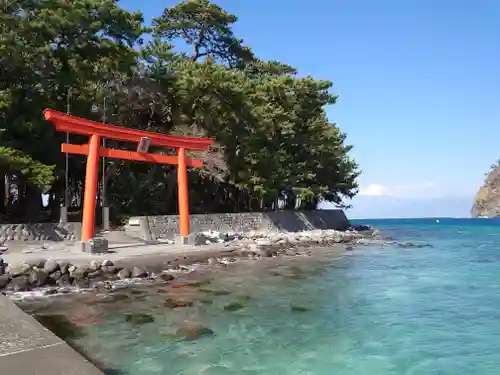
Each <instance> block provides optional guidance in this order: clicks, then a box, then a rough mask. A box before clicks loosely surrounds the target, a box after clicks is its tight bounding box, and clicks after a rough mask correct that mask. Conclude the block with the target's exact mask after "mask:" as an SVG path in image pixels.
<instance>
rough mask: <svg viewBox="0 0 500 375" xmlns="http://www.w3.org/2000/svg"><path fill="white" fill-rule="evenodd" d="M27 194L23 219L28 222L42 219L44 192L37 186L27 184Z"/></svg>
mask: <svg viewBox="0 0 500 375" xmlns="http://www.w3.org/2000/svg"><path fill="white" fill-rule="evenodd" d="M25 191H26V194H25V197H24V202H23V203H24V204H23V219H24V221H26V222H28V223H36V222H38V221H39V220H40V213H41V210H42V192H41V191H40V189H38V188H37V187H35V186H32V185H30V184H26V190H25Z"/></svg>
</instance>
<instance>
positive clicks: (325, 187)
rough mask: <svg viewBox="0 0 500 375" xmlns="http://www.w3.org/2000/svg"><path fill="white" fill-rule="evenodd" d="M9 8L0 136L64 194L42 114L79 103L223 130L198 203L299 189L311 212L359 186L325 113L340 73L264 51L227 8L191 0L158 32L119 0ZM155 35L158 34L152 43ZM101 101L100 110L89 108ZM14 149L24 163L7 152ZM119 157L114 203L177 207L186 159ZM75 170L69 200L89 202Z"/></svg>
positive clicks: (197, 183)
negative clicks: (327, 77)
mask: <svg viewBox="0 0 500 375" xmlns="http://www.w3.org/2000/svg"><path fill="white" fill-rule="evenodd" d="M9 4H10V5H9V6H6V7H5V8H4V9H2V10H1V12H2V13H1V18H0V19H1V21H2V25H3V27H2V28H1V29H0V39H1V40H2V43H1V44H0V69H2V71H3V72H4V74H2V75H1V76H0V109H1V110H0V127H1V128H4V131H3V132H2V133H0V137H1V141H2V144H3V145H4V146H5V147H6V148H5V150H6V151H3V153H4V154H5V155H9V156H5V157H3V158H2V159H0V163H1V164H0V168H4V170H5V167H3V166H6V165H10V164H11V167H9V168H10V169H8V171H9V173H18V174H20V175H23V176H26V178H27V182H28V183H30V184H34V185H36V186H42V185H43V186H46V185H51V193H53V194H55V196H56V201H57V200H58V199H60V198H57V197H61V196H62V192H63V188H64V184H63V181H64V160H65V159H64V155H63V154H61V153H60V143H61V142H62V140H63V137H64V135H62V134H57V133H55V131H54V129H53V126H52V125H51V124H49V123H47V122H46V121H44V120H43V118H42V115H41V114H42V111H43V109H44V108H46V107H50V108H54V109H58V110H66V109H67V105H68V104H70V109H71V112H72V113H74V114H76V115H78V116H82V117H87V118H92V119H96V120H98V119H101V118H102V117H104V116H105V117H106V118H107V119H108V120H109V121H110V122H112V123H118V124H120V125H123V126H128V127H131V128H138V129H146V130H151V131H158V132H164V133H172V134H182V135H192V136H209V137H213V138H215V139H216V142H217V146H216V147H215V148H214V149H213V150H211V151H210V152H209V153H202V154H199V153H193V155H192V156H193V157H200V158H203V159H205V160H206V163H205V167H204V168H203V169H202V170H201V171H192V172H191V173H190V174H189V179H190V181H189V183H190V188H191V191H190V198H191V211H193V212H210V211H212V212H213V211H229V212H230V211H245V210H261V209H265V208H266V207H267V208H270V209H271V208H273V207H274V208H275V209H276V202H277V201H278V200H280V201H283V202H286V207H285V208H290V209H292V208H295V205H296V200H297V199H299V200H300V208H303V209H304V208H305V209H308V208H314V207H315V206H316V204H317V203H318V202H319V201H321V200H328V201H331V202H334V203H337V204H342V202H343V200H344V199H345V198H351V197H353V196H354V195H355V194H356V192H357V184H356V179H357V177H358V175H359V170H358V166H357V165H356V163H355V162H354V161H353V160H352V159H351V158H350V157H349V152H350V150H351V148H352V146H351V145H348V144H346V142H345V138H346V136H345V134H344V133H342V132H341V131H340V130H339V129H338V128H337V127H336V126H335V125H333V124H330V123H329V122H328V120H327V117H326V114H325V110H324V108H325V106H327V105H333V104H334V103H335V101H336V99H337V97H336V96H335V95H332V94H331V88H332V83H331V82H330V81H323V80H316V79H314V78H312V77H300V76H298V75H297V71H296V69H295V68H294V67H291V66H289V65H286V64H283V63H281V62H278V61H263V60H261V59H259V58H258V57H256V56H255V55H254V54H253V52H252V51H251V50H250V49H249V48H248V47H247V46H245V45H244V44H243V42H242V40H241V39H240V38H238V37H237V36H236V35H235V34H234V32H233V29H232V26H233V24H234V23H235V22H236V21H237V17H236V16H235V15H232V14H229V13H228V12H226V11H225V10H224V9H222V8H221V7H219V6H218V5H216V4H214V3H212V2H210V1H208V0H190V1H183V2H180V3H179V4H177V5H176V6H173V7H170V8H167V9H165V11H164V12H163V13H162V14H161V15H160V16H159V17H157V18H155V19H154V21H153V25H152V27H151V28H147V27H145V25H144V24H143V19H142V15H141V14H140V13H130V12H127V11H125V10H123V9H121V8H120V7H119V6H118V5H117V1H115V0H74V1H71V2H68V1H66V0H23V1H17V2H15V1H14V2H10V3H9ZM144 32H151V36H152V38H151V40H150V41H149V42H148V43H147V44H146V45H142V40H141V36H142V34H143V33H144ZM138 46H139V47H140V48H139V51H138V50H137V48H136V47H138ZM104 102H106V106H104V105H103V103H104ZM93 104H99V113H97V114H96V113H92V112H91V107H92V105H93ZM104 108H106V113H104ZM72 141H74V142H75V143H83V142H84V141H85V140H84V139H80V138H79V137H77V136H72ZM111 143H112V144H111V146H112V147H122V148H127V147H129V145H127V144H123V143H120V142H111ZM157 151H162V152H172V150H157ZM8 158H11V159H12V160H13V159H16V160H24V164H22V163H21V164H20V163H17V164H16V163H10V162H4V160H10V159H8ZM48 165H53V166H55V167H48ZM107 165H108V166H107V173H106V175H107V178H108V180H107V181H106V185H107V194H108V202H109V203H110V204H111V206H112V212H113V213H114V214H115V215H116V216H117V217H119V216H121V215H127V214H137V213H149V214H153V213H168V212H175V211H176V209H177V208H176V206H177V205H176V174H175V168H173V167H171V166H160V165H148V164H142V163H131V162H126V161H120V160H109V161H108V164H107ZM28 166H30V167H29V168H28V169H26V168H27V167H28ZM69 170H70V174H69V179H70V185H71V186H70V188H71V192H70V194H71V201H72V202H73V204H74V205H75V206H79V205H80V204H81V195H82V188H83V180H84V174H85V165H84V160H83V158H81V157H78V156H74V157H73V156H72V157H70V168H69ZM37 171H38V172H37ZM52 171H53V177H52V175H51V174H52ZM35 175H36V176H38V177H36V176H35ZM56 203H58V202H56ZM56 206H58V204H55V205H54V207H56Z"/></svg>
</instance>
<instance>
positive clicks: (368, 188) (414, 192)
mask: <svg viewBox="0 0 500 375" xmlns="http://www.w3.org/2000/svg"><path fill="white" fill-rule="evenodd" d="M359 190H360V191H359V195H361V196H370V197H388V196H392V197H398V198H418V197H429V196H435V195H436V193H437V190H438V189H437V185H436V184H435V183H434V182H418V183H411V184H400V185H395V186H387V185H383V184H378V183H374V184H368V185H364V186H363V185H362V186H361V187H360V189H359Z"/></svg>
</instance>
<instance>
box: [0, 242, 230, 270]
mask: <svg viewBox="0 0 500 375" xmlns="http://www.w3.org/2000/svg"><path fill="white" fill-rule="evenodd" d="M234 249H235V246H234V245H233V246H225V245H224V244H212V245H204V246H191V245H169V244H164V243H158V244H146V243H140V242H132V243H114V244H113V243H111V244H110V245H109V253H107V254H102V255H101V254H92V255H90V254H87V253H82V252H79V251H77V250H76V248H75V245H74V244H73V243H53V244H50V246H48V248H47V249H43V248H42V247H41V245H40V244H36V245H33V246H25V247H24V248H23V249H22V250H20V249H19V250H13V251H12V250H11V249H10V248H9V250H8V251H7V252H5V253H4V254H3V259H4V260H5V262H7V263H8V264H12V265H16V264H19V263H21V262H23V261H26V260H29V259H40V258H43V259H49V258H52V259H55V260H64V261H67V262H70V263H72V264H75V265H82V264H88V263H89V262H90V261H92V260H94V259H99V260H104V259H107V260H111V261H119V260H132V259H134V258H144V257H156V256H175V255H181V254H182V255H184V254H191V255H194V256H196V254H200V253H214V254H216V253H218V252H221V251H231V250H234Z"/></svg>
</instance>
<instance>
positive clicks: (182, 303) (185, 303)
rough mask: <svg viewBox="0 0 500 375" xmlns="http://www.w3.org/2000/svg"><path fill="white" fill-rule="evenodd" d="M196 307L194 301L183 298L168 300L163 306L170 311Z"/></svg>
mask: <svg viewBox="0 0 500 375" xmlns="http://www.w3.org/2000/svg"><path fill="white" fill-rule="evenodd" d="M193 305H194V301H192V300H188V299H182V298H168V299H167V300H166V301H165V303H164V304H163V306H165V307H168V308H170V309H177V308H180V307H191V306H193Z"/></svg>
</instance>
